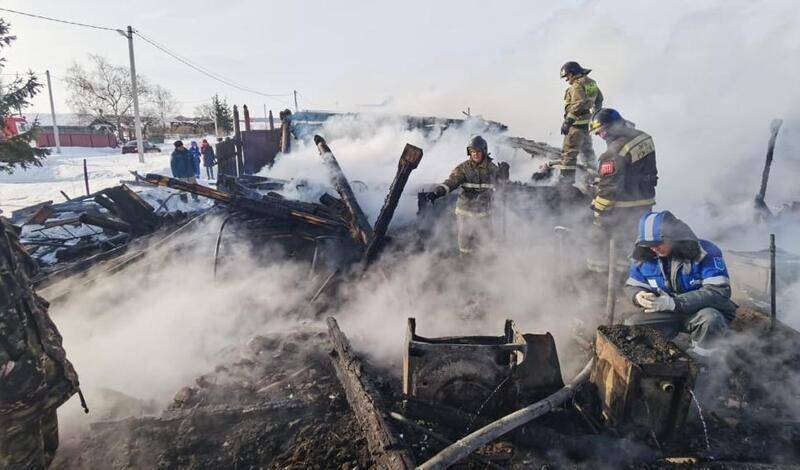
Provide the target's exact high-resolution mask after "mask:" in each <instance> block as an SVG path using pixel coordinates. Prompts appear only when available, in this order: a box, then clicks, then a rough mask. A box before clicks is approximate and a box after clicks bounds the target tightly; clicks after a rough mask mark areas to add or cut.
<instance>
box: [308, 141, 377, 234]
mask: <svg viewBox="0 0 800 470" xmlns="http://www.w3.org/2000/svg"><path fill="white" fill-rule="evenodd" d="M314 143H315V144H317V150H319V154H320V156H321V157H322V162H323V163H324V164H325V166H326V167H327V168H328V170H329V171H330V173H331V179H332V180H333V186H334V187H335V188H336V192H338V193H339V196H340V198H341V200H342V202H343V203H344V205H345V207H347V212H349V213H350V216H351V224H350V232H351V234H352V236H353V238H354V239H355V240H356V242H357V243H360V244H362V245H368V244H369V243H370V242H371V241H372V236H373V231H372V226H370V224H369V221H368V220H367V216H366V215H365V214H364V211H363V210H362V209H361V206H360V205H359V204H358V200H357V199H356V195H355V194H354V193H353V188H351V187H350V183H349V182H348V181H347V177H345V176H344V172H343V171H342V167H341V166H339V162H338V161H337V160H336V157H334V156H333V152H331V149H330V147H328V144H327V142H325V139H324V138H323V137H322V136H320V135H315V136H314Z"/></svg>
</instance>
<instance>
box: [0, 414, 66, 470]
mask: <svg viewBox="0 0 800 470" xmlns="http://www.w3.org/2000/svg"><path fill="white" fill-rule="evenodd" d="M3 426H4V427H5V429H3V430H2V433H0V468H2V469H13V470H17V469H19V470H23V469H24V470H39V469H45V468H47V467H49V466H50V463H51V462H52V461H53V458H54V457H55V455H56V449H58V417H57V416H56V409H55V408H52V409H51V410H49V411H47V412H45V414H43V415H41V416H38V417H33V418H28V419H25V420H21V421H14V419H13V418H11V419H9V420H8V421H7V422H6V421H5V420H4V423H3Z"/></svg>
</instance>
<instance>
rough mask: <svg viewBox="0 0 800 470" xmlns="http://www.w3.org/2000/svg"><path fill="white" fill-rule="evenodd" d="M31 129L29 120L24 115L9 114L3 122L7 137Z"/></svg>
mask: <svg viewBox="0 0 800 470" xmlns="http://www.w3.org/2000/svg"><path fill="white" fill-rule="evenodd" d="M30 129H31V127H30V125H29V124H28V121H27V120H26V119H25V118H24V117H22V116H9V117H7V118H6V119H5V122H4V123H3V129H2V133H3V136H4V137H6V138H10V137H14V136H15V135H20V134H23V133H25V132H28V131H29V130H30Z"/></svg>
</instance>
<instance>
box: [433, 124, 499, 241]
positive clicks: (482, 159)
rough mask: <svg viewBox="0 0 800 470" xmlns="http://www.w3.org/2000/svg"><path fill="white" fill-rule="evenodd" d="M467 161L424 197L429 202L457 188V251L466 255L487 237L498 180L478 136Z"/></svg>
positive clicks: (486, 150)
mask: <svg viewBox="0 0 800 470" xmlns="http://www.w3.org/2000/svg"><path fill="white" fill-rule="evenodd" d="M467 155H469V159H467V160H466V161H465V162H463V163H461V164H459V165H458V166H457V167H456V168H455V169H454V170H453V171H452V173H450V177H449V178H447V180H445V182H444V183H442V184H440V185H438V186H437V187H436V190H434V191H432V192H429V193H426V194H425V197H426V198H427V199H428V200H430V201H431V202H433V201H435V200H436V199H438V198H440V197H442V196H444V195H446V194H447V193H449V192H451V191H455V190H456V189H458V188H459V187H460V188H461V194H459V196H458V201H457V202H456V211H455V212H456V221H457V223H458V250H459V252H460V253H461V255H462V256H468V255H470V254H471V253H472V252H473V251H474V250H475V249H476V247H477V246H478V245H480V244H481V241H483V239H486V238H488V237H489V236H490V235H491V230H492V220H491V213H492V199H493V195H494V191H495V184H496V183H497V180H498V166H497V165H496V164H495V163H494V162H493V161H492V158H491V157H490V156H489V147H488V145H487V144H486V141H485V140H484V139H483V137H481V136H475V137H473V138H472V140H471V141H470V142H469V145H468V146H467Z"/></svg>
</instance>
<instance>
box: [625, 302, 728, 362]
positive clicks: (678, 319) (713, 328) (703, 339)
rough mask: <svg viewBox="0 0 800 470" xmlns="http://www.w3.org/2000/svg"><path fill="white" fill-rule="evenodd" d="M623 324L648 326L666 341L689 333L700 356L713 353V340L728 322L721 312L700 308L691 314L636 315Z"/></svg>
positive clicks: (659, 313)
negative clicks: (664, 337) (680, 334)
mask: <svg viewBox="0 0 800 470" xmlns="http://www.w3.org/2000/svg"><path fill="white" fill-rule="evenodd" d="M625 324H626V325H641V326H649V327H651V328H654V329H656V330H658V331H659V332H661V334H663V335H664V336H666V337H667V338H668V339H672V338H674V337H675V336H676V335H677V334H678V333H689V336H690V337H691V339H692V346H693V348H694V351H695V352H696V353H697V354H700V355H701V356H707V355H710V354H712V353H713V349H714V340H715V339H716V338H718V337H719V336H720V335H721V334H722V333H723V332H724V331H725V330H726V329H727V328H728V321H727V320H725V316H724V315H723V314H722V312H720V311H719V310H717V309H715V308H711V307H706V308H701V309H700V310H698V311H697V312H695V313H692V314H686V313H677V312H653V313H644V312H642V313H636V314H634V315H632V316H630V317H628V319H627V320H625Z"/></svg>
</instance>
